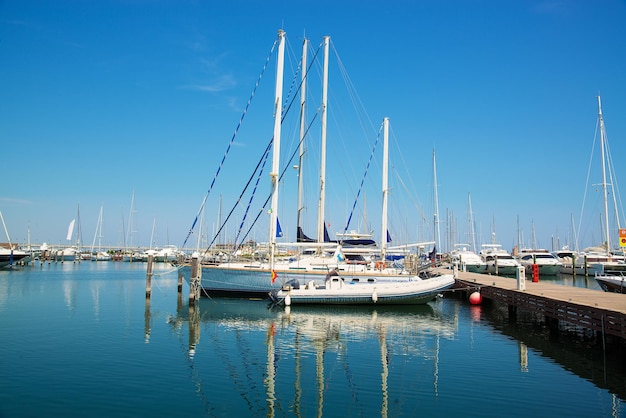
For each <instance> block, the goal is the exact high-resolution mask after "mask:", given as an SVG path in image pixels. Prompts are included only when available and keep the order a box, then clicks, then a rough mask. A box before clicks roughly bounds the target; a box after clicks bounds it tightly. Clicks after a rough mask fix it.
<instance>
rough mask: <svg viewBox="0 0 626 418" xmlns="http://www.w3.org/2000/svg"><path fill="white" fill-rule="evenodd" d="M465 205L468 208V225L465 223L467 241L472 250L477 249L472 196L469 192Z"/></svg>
mask: <svg viewBox="0 0 626 418" xmlns="http://www.w3.org/2000/svg"><path fill="white" fill-rule="evenodd" d="M467 207H468V210H469V213H468V215H467V217H468V219H467V222H468V225H467V231H468V234H469V243H470V244H471V245H472V251H477V248H476V231H475V230H474V214H473V213H472V198H471V196H470V193H467Z"/></svg>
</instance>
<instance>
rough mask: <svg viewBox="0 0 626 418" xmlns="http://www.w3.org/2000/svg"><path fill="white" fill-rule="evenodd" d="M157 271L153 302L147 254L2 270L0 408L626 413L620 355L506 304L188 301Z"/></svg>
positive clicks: (16, 411) (9, 411) (163, 412)
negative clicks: (510, 310)
mask: <svg viewBox="0 0 626 418" xmlns="http://www.w3.org/2000/svg"><path fill="white" fill-rule="evenodd" d="M155 273H156V275H155V277H154V279H153V286H152V297H151V299H150V303H149V304H147V303H146V299H145V264H141V263H135V264H129V263H113V262H108V263H107V262H100V263H95V262H83V263H80V264H73V263H67V262H66V263H64V264H60V263H59V264H49V265H48V264H45V265H43V266H41V267H40V266H39V265H38V264H37V265H35V266H34V267H26V268H24V269H23V270H17V271H3V272H0V417H41V416H63V417H85V416H89V417H97V416H106V417H109V416H116V417H125V416H127V417H144V416H145V417H172V416H217V417H222V416H242V417H243V416H264V417H272V416H278V417H283V416H301V417H314V416H328V417H337V416H340V417H344V418H345V417H373V416H393V417H397V416H427V417H428V416H445V417H448V416H461V415H462V416H476V417H486V416H487V417H489V416H490V417H502V416H508V417H510V416H535V417H544V416H545V417H553V416H568V417H610V416H622V415H623V414H624V413H625V412H626V404H625V402H624V399H626V374H625V372H624V366H623V362H622V361H620V360H619V359H614V358H612V357H611V356H610V355H608V354H603V353H602V352H601V351H598V350H595V349H592V348H589V347H587V345H586V344H585V343H577V342H574V341H564V340H565V338H564V337H563V336H559V335H556V336H555V335H550V334H549V333H548V332H547V331H546V330H545V329H543V327H541V326H540V325H537V324H532V323H530V322H525V320H524V318H521V319H519V320H518V321H517V322H516V323H511V322H510V321H508V319H507V318H506V309H504V310H503V309H501V308H499V307H497V306H481V307H474V306H470V305H469V304H467V302H466V301H464V300H459V299H457V298H454V297H452V298H448V297H446V298H443V299H439V300H437V301H435V302H431V303H430V304H429V305H426V306H419V307H409V308H401V309H398V308H383V309H373V308H360V309H355V308H334V309H325V308H307V309H303V308H300V307H293V308H291V311H290V312H286V311H285V310H284V309H282V308H274V309H268V304H267V303H266V302H263V301H238V300H217V299H214V300H211V299H202V300H201V301H200V303H199V304H198V306H197V308H196V309H195V310H191V311H190V309H189V306H188V303H187V298H188V287H187V285H185V286H184V287H183V296H182V298H180V299H179V297H178V294H177V274H176V272H171V271H169V270H168V269H167V268H166V267H164V266H162V267H157V268H156V269H155ZM503 311H504V312H503Z"/></svg>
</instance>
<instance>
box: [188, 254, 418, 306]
mask: <svg viewBox="0 0 626 418" xmlns="http://www.w3.org/2000/svg"><path fill="white" fill-rule="evenodd" d="M333 270H335V271H337V272H338V273H339V274H340V275H341V276H343V277H344V278H347V279H349V280H352V281H368V280H372V281H373V280H377V281H408V280H409V279H410V278H411V277H412V276H411V275H409V274H408V273H406V272H403V271H402V270H401V269H395V268H383V269H377V268H372V267H371V266H370V265H364V264H349V263H338V262H337V261H335V262H334V263H333V262H332V261H331V260H327V263H323V262H320V258H317V257H312V258H311V259H307V260H301V261H293V262H284V263H283V262H279V263H277V264H275V266H274V269H273V271H274V272H275V273H276V279H275V281H274V283H272V280H271V278H272V270H271V269H270V268H269V264H268V263H259V262H249V263H221V264H216V265H203V266H202V272H201V287H202V294H204V295H208V296H227V297H260V298H266V297H267V296H268V294H269V293H270V292H271V291H273V290H277V289H280V288H282V286H283V285H284V284H286V283H288V282H290V281H296V282H298V283H300V284H301V285H302V286H304V285H306V284H307V283H309V282H310V281H311V280H313V281H314V282H316V283H317V284H318V285H323V284H324V281H325V279H326V276H327V275H328V273H329V272H330V271H333ZM182 271H183V274H184V275H185V277H187V278H189V277H190V274H191V269H190V267H189V266H185V267H182Z"/></svg>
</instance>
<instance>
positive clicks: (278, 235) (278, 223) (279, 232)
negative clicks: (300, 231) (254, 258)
mask: <svg viewBox="0 0 626 418" xmlns="http://www.w3.org/2000/svg"><path fill="white" fill-rule="evenodd" d="M282 236H283V229H282V228H281V227H280V222H279V221H278V218H276V238H280V237H282Z"/></svg>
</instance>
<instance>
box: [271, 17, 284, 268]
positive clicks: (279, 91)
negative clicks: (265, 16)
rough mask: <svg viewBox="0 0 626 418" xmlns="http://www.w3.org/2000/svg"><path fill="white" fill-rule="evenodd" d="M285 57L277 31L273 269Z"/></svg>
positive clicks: (280, 31) (280, 36)
mask: <svg viewBox="0 0 626 418" xmlns="http://www.w3.org/2000/svg"><path fill="white" fill-rule="evenodd" d="M284 55H285V32H284V31H283V30H282V29H280V30H279V31H278V60H277V65H276V90H275V100H274V143H273V155H272V158H273V161H272V172H271V173H270V178H271V181H272V206H271V209H270V237H269V242H270V268H273V267H274V256H275V255H276V223H277V222H278V173H279V170H280V128H281V126H280V123H281V117H282V102H283V97H282V96H283V67H284Z"/></svg>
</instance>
